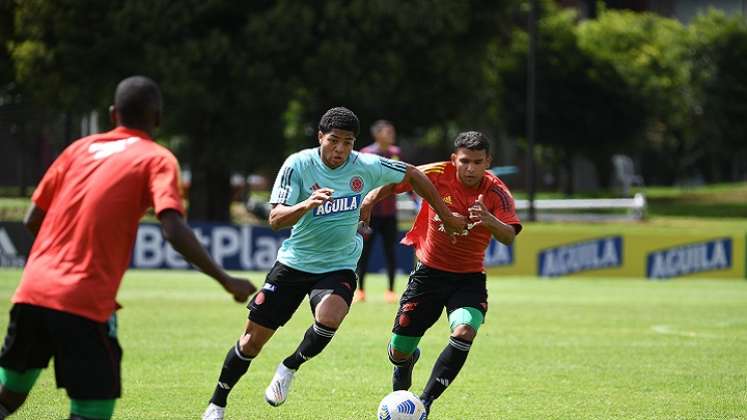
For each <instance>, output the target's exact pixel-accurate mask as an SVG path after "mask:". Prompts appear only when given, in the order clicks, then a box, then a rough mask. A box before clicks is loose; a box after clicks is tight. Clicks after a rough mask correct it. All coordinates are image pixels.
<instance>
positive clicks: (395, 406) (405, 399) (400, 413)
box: [378, 391, 426, 420]
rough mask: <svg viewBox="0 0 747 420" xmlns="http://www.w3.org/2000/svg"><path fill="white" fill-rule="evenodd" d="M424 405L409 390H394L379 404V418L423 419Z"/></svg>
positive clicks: (385, 419)
mask: <svg viewBox="0 0 747 420" xmlns="http://www.w3.org/2000/svg"><path fill="white" fill-rule="evenodd" d="M425 417H426V414H425V407H424V406H423V402H422V401H420V398H418V397H417V396H416V395H415V394H413V393H412V392H410V391H394V392H392V393H391V394H389V395H387V396H386V397H384V399H383V400H381V403H380V404H379V412H378V419H379V420H425Z"/></svg>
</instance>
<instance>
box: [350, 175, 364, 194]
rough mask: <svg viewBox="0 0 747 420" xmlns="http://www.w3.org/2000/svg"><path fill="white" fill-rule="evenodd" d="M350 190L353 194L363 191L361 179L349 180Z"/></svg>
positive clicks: (355, 177) (357, 177) (356, 177)
mask: <svg viewBox="0 0 747 420" xmlns="http://www.w3.org/2000/svg"><path fill="white" fill-rule="evenodd" d="M350 189H351V190H353V192H361V191H362V190H363V178H361V177H359V176H354V177H353V178H351V179H350Z"/></svg>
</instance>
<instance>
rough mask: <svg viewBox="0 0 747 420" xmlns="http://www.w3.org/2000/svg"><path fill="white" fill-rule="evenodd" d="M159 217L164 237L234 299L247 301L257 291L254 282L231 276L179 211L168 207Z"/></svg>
mask: <svg viewBox="0 0 747 420" xmlns="http://www.w3.org/2000/svg"><path fill="white" fill-rule="evenodd" d="M158 219H159V220H160V221H161V229H162V231H163V236H164V238H166V240H167V241H169V243H171V245H172V246H173V247H174V249H175V250H176V251H177V252H179V253H180V254H182V255H183V256H184V258H185V259H186V260H187V261H189V262H190V263H192V264H194V265H195V266H197V268H199V269H200V270H202V272H203V273H205V274H207V275H208V276H210V277H212V278H214V279H215V280H217V281H218V283H220V284H221V286H223V288H224V289H225V290H226V291H227V292H228V293H230V294H232V295H233V298H234V300H236V301H237V302H246V300H247V299H248V298H249V296H251V294H252V293H254V292H256V291H257V288H256V287H254V285H253V284H252V282H250V281H249V280H246V279H239V278H235V277H231V276H230V275H229V274H228V273H226V272H225V271H224V270H223V269H222V268H221V267H220V266H218V264H217V263H216V262H215V261H213V259H212V258H211V257H210V255H209V254H208V253H207V251H205V248H203V247H202V244H200V241H198V240H197V237H196V236H195V234H194V232H193V231H192V228H190V227H189V226H188V225H187V223H186V222H185V221H184V218H183V217H182V215H181V214H179V212H177V211H176V210H171V209H167V210H164V211H162V212H160V213H159V214H158Z"/></svg>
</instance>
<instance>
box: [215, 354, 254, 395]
mask: <svg viewBox="0 0 747 420" xmlns="http://www.w3.org/2000/svg"><path fill="white" fill-rule="evenodd" d="M250 363H252V357H248V356H246V355H245V354H243V353H242V352H241V350H239V343H238V342H237V343H236V345H235V346H233V347H231V350H228V354H226V360H224V361H223V369H221V371H220V377H219V378H218V385H216V386H215V391H214V392H213V398H211V399H210V402H211V403H213V404H215V405H218V406H221V407H225V406H226V400H227V399H228V393H229V392H231V389H232V388H233V386H234V385H236V382H238V381H239V379H240V378H241V377H242V376H243V375H244V374H245V373H246V370H247V369H249V364H250Z"/></svg>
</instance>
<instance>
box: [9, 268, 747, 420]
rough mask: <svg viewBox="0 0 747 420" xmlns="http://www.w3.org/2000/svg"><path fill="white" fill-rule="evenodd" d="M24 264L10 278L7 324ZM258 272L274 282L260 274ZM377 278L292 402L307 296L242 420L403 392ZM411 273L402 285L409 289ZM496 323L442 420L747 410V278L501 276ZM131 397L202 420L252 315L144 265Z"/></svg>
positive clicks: (52, 415)
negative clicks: (281, 377)
mask: <svg viewBox="0 0 747 420" xmlns="http://www.w3.org/2000/svg"><path fill="white" fill-rule="evenodd" d="M19 277H20V271H14V270H0V311H1V312H3V314H2V315H0V328H2V330H3V332H4V331H5V329H6V327H7V321H8V318H7V310H8V308H9V303H8V298H9V296H10V295H11V293H12V291H13V289H14V287H15V285H16V284H17V282H18V280H19ZM252 278H253V279H254V280H255V282H257V283H261V280H262V277H261V275H260V274H253V275H252ZM383 283H384V281H383V279H382V278H381V277H380V276H371V277H370V278H369V281H368V284H369V301H368V302H366V303H363V304H356V305H354V306H353V308H352V311H351V313H350V315H349V316H348V318H347V319H346V321H345V323H344V324H343V326H342V328H341V329H340V331H339V332H338V334H337V336H336V337H335V339H334V340H333V341H332V343H331V344H330V345H329V347H328V348H327V349H326V351H325V352H324V353H322V354H321V355H320V356H318V357H317V358H315V359H313V360H312V361H310V362H308V363H307V364H306V365H304V366H303V367H302V369H301V370H300V371H299V374H298V376H297V379H296V382H295V383H294V387H293V391H292V393H291V395H290V397H289V400H288V402H287V403H286V404H285V405H283V406H281V407H279V408H273V407H270V406H269V405H268V404H267V403H265V402H264V400H263V392H264V388H265V386H266V385H267V383H268V381H269V380H270V378H271V376H272V374H273V372H274V369H275V366H276V365H277V363H279V361H280V360H282V358H284V357H285V356H286V355H287V354H289V353H290V352H291V351H292V350H293V349H294V348H295V346H296V345H297V343H298V341H299V340H300V338H301V336H302V334H303V331H304V330H305V329H306V328H307V327H308V325H309V324H310V323H311V319H312V318H311V315H310V313H309V309H308V305H307V304H306V303H304V304H303V305H302V306H301V308H300V310H299V311H298V312H297V313H296V316H295V317H294V319H293V320H291V322H290V323H289V324H288V325H287V326H286V327H284V328H282V329H280V330H279V331H278V333H277V334H276V336H275V337H274V339H273V340H272V341H271V342H270V343H269V344H268V345H267V346H266V347H265V350H264V352H263V353H262V354H261V355H260V357H258V358H257V359H256V360H255V361H254V362H253V364H252V366H251V368H250V370H249V372H248V374H247V375H246V376H244V378H243V379H242V380H241V382H239V384H238V385H237V387H236V389H235V390H234V392H233V394H232V395H231V398H230V399H229V408H228V412H227V415H228V416H227V418H228V419H271V418H272V419H368V418H375V412H376V407H377V404H378V401H379V400H380V399H381V397H383V396H384V395H385V394H386V393H387V392H388V390H389V386H390V375H391V367H390V365H389V362H388V361H387V358H386V353H385V349H386V343H387V340H388V337H389V331H390V327H391V322H392V318H393V315H394V311H395V309H396V307H395V305H389V304H385V303H384V301H383ZM403 283H404V277H402V278H400V280H399V285H398V286H399V289H400V290H401V289H402V287H403ZM489 293H490V311H489V313H488V317H487V323H486V324H485V325H484V326H483V328H482V329H481V330H480V334H479V336H478V339H477V341H476V344H475V346H474V347H473V349H472V351H471V353H470V358H469V359H468V361H467V364H466V365H465V367H464V369H463V370H462V373H461V375H460V376H459V377H458V378H457V380H456V381H455V383H454V384H453V385H452V386H451V387H450V388H449V389H448V390H447V391H446V393H445V394H444V396H443V397H442V398H441V399H440V400H438V401H437V402H436V403H435V404H434V406H433V412H432V416H431V419H435V420H438V419H449V420H454V419H459V420H464V419H504V418H505V419H581V418H584V419H610V418H619V419H634V418H638V419H657V418H658V419H675V418H681V419H733V418H745V417H747V282H745V281H741V280H736V281H719V280H677V281H669V282H646V281H643V280H636V279H628V280H609V279H594V280H590V279H584V280H573V279H561V280H553V281H540V280H537V279H533V278H508V279H500V280H499V279H491V280H490V281H489ZM119 300H120V303H122V304H123V305H124V309H123V310H122V311H121V312H120V341H121V343H122V345H123V347H124V349H125V353H124V354H125V356H124V362H123V370H124V396H123V399H122V400H121V401H120V403H119V404H118V405H117V409H116V412H115V418H117V419H196V418H199V415H200V414H201V412H202V410H203V409H204V407H205V405H206V404H207V400H208V399H209V397H210V395H211V393H212V388H213V386H214V383H215V381H216V379H217V374H218V370H219V368H220V365H221V363H222V361H223V357H224V356H225V353H226V351H227V349H228V348H229V346H230V345H231V344H232V343H233V342H234V341H235V339H236V338H237V336H238V334H239V332H240V331H241V329H242V328H243V323H244V320H245V317H246V310H245V309H244V307H243V306H242V305H239V304H236V303H233V302H232V301H230V300H229V298H228V296H227V295H225V294H224V293H223V292H222V291H221V290H220V289H219V288H218V287H217V285H215V284H213V283H212V281H211V280H209V279H207V278H206V277H204V276H202V275H200V274H197V273H194V272H178V271H161V272H159V271H130V272H129V273H128V274H127V276H126V277H125V280H124V285H123V288H122V290H121V292H120V298H119ZM447 335H448V326H447V324H446V321H445V318H444V319H442V320H441V322H440V323H438V324H436V325H435V326H434V327H433V328H432V329H431V330H430V331H429V333H428V334H427V335H426V337H425V338H424V339H423V341H422V342H421V349H422V350H423V356H422V358H421V360H420V362H419V363H418V365H417V367H416V369H415V378H414V387H413V391H415V392H419V391H420V390H421V389H422V387H423V385H424V383H425V381H426V380H427V377H428V375H429V373H430V368H431V366H432V364H433V362H434V360H435V358H436V357H437V356H438V353H440V351H441V349H442V348H443V346H444V345H445V343H446V337H447ZM67 404H68V403H67V399H66V396H65V394H64V391H60V390H56V389H55V388H54V375H53V373H52V371H51V369H50V370H48V371H46V372H45V373H43V374H42V376H41V378H40V380H39V383H37V386H36V387H35V388H34V390H33V391H32V393H31V396H30V397H29V400H28V402H27V404H26V406H24V408H23V409H22V410H21V411H20V412H19V413H18V414H17V416H16V417H15V418H20V419H60V418H63V417H64V416H65V415H66V413H67V411H68V405H67Z"/></svg>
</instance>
